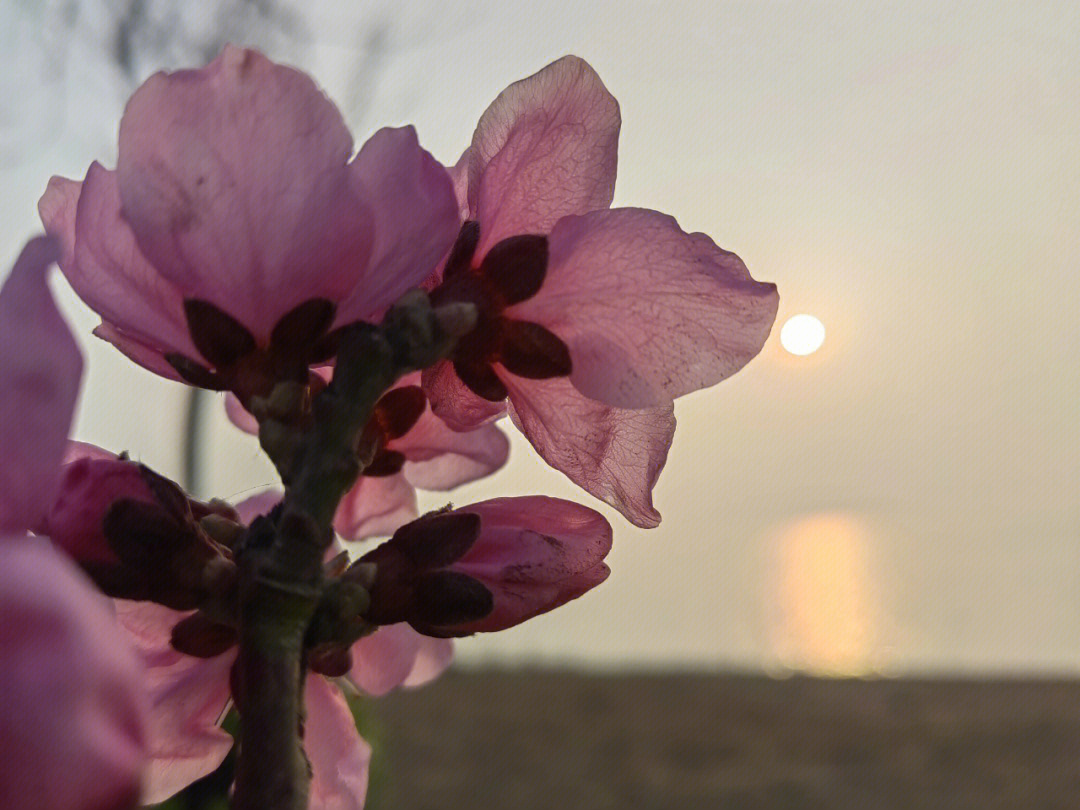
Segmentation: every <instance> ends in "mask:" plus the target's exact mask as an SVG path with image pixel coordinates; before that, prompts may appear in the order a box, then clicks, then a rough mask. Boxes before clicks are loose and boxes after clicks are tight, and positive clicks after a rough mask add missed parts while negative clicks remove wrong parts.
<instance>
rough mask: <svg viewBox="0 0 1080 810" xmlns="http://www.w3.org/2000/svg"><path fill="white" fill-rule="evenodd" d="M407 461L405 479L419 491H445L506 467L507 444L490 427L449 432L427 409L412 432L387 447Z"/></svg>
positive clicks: (446, 426) (495, 428)
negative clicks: (402, 455)
mask: <svg viewBox="0 0 1080 810" xmlns="http://www.w3.org/2000/svg"><path fill="white" fill-rule="evenodd" d="M389 447H390V448H391V449H393V450H396V451H398V452H399V453H403V454H404V455H405V458H406V462H405V467H404V470H403V472H404V474H405V478H406V479H407V480H408V482H409V483H410V484H412V485H413V486H417V487H420V488H421V489H433V490H448V489H453V488H454V487H456V486H460V485H461V484H467V483H468V482H470V481H475V480H476V479H478V478H483V477H484V476H485V475H491V473H493V472H495V471H496V470H498V469H499V468H501V467H502V466H503V465H504V464H505V463H506V458H507V456H508V455H509V454H510V442H509V440H508V439H507V438H506V435H505V434H504V433H503V432H502V431H501V430H499V428H498V427H496V426H495V425H493V424H485V425H481V426H480V427H478V428H476V429H475V430H471V431H467V432H462V431H457V430H452V429H451V428H450V426H449V425H447V424H446V422H444V421H443V420H442V419H440V418H439V417H437V416H436V415H435V414H434V413H432V411H431V408H430V407H429V408H427V409H426V410H425V411H424V413H423V414H422V415H421V417H420V419H419V421H417V423H416V424H415V425H414V426H413V428H412V429H411V430H410V431H409V432H408V433H406V434H405V435H404V436H402V437H401V438H400V439H397V440H395V441H393V442H391V443H390V444H389Z"/></svg>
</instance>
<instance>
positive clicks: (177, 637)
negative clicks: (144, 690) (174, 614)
mask: <svg viewBox="0 0 1080 810" xmlns="http://www.w3.org/2000/svg"><path fill="white" fill-rule="evenodd" d="M170 643H171V644H172V648H173V649H174V650H176V651H177V652H182V653H184V655H191V656H194V657H196V658H214V657H216V656H218V655H221V654H222V653H224V652H226V651H228V650H229V649H230V648H231V647H232V646H233V645H234V644H235V643H236V630H235V629H234V628H232V627H229V626H228V625H226V624H218V623H217V622H215V621H212V620H211V619H209V618H207V617H206V616H204V615H203V614H201V613H195V614H193V615H191V616H188V617H187V618H186V619H181V620H180V621H179V622H177V623H176V625H175V626H174V627H173V629H172V636H171V638H170Z"/></svg>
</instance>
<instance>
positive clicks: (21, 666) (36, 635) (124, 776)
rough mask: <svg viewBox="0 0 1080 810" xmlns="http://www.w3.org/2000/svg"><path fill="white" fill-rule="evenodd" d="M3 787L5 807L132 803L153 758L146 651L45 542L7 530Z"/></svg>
mask: <svg viewBox="0 0 1080 810" xmlns="http://www.w3.org/2000/svg"><path fill="white" fill-rule="evenodd" d="M0 559H2V564H0V615H2V616H3V617H4V621H3V629H2V630H0V658H2V660H3V662H4V665H3V667H0V694H2V695H3V696H4V698H3V704H2V706H0V763H2V764H0V796H2V797H3V806H4V807H5V808H6V809H7V810H100V808H103V807H119V806H132V805H133V804H134V802H135V800H136V799H137V798H138V795H139V787H140V781H141V775H142V771H143V766H144V764H145V761H146V748H145V746H146V742H145V739H146V711H147V705H146V693H145V689H144V685H143V682H142V672H141V668H140V666H139V661H138V658H137V656H136V655H135V653H134V651H133V650H132V649H131V646H130V644H128V643H127V640H126V638H125V637H124V633H123V631H121V630H120V629H119V628H118V627H117V626H116V622H115V620H114V618H113V615H112V611H111V609H110V607H109V604H108V602H107V601H106V600H105V599H104V598H103V597H102V596H101V594H99V593H98V592H97V591H95V590H94V589H93V587H92V586H91V584H90V582H89V580H87V579H86V578H85V577H84V576H83V575H82V574H81V573H80V572H78V571H77V570H75V568H74V567H73V566H72V565H71V563H70V562H68V561H67V560H66V559H65V558H64V557H63V556H62V555H61V554H60V553H59V552H57V551H56V550H54V549H53V548H52V547H51V546H50V545H49V543H48V542H46V541H45V540H43V539H42V538H36V537H0Z"/></svg>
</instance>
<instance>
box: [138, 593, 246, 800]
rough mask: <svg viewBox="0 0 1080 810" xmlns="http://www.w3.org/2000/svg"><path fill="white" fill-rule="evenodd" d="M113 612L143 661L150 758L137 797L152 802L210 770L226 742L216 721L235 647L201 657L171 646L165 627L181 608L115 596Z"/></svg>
mask: <svg viewBox="0 0 1080 810" xmlns="http://www.w3.org/2000/svg"><path fill="white" fill-rule="evenodd" d="M116 612H117V619H118V620H119V622H120V624H121V625H122V626H123V627H124V628H125V629H126V630H127V631H128V633H129V634H130V636H131V638H132V640H133V642H134V644H135V647H136V649H137V650H138V652H139V654H140V656H141V657H142V659H143V663H144V665H145V667H146V674H145V676H144V680H145V682H146V684H147V686H148V687H149V690H150V696H151V709H150V734H149V742H150V756H151V762H150V772H149V775H148V778H147V781H146V786H145V791H144V794H143V801H144V802H145V803H147V804H155V803H157V802H161V801H164V800H165V799H167V798H168V797H169V796H171V795H173V794H174V793H176V792H177V791H178V790H182V789H183V788H185V787H187V786H188V785H190V784H191V783H192V782H194V781H195V780H196V779H199V778H200V777H202V776H205V775H206V774H208V773H211V772H212V771H213V770H215V769H216V768H217V767H218V765H220V764H221V761H222V760H223V759H224V758H225V755H226V754H227V753H228V752H229V749H230V748H232V744H233V739H232V737H231V736H229V734H228V733H226V732H225V731H222V730H221V728H220V727H219V722H220V720H221V718H222V716H223V715H224V713H225V711H226V708H227V707H228V703H229V699H230V692H229V670H230V669H231V668H232V664H233V661H234V660H235V658H236V652H235V651H234V650H231V651H229V652H228V653H225V654H224V655H219V656H217V657H216V658H207V659H203V658H192V657H191V656H187V655H183V654H181V653H178V652H177V651H176V650H174V649H173V648H172V646H171V645H170V644H169V637H170V633H171V632H172V628H173V626H174V625H175V624H176V623H177V622H178V621H180V619H182V618H184V617H185V616H187V615H188V614H186V613H178V612H176V611H173V610H169V609H168V608H164V607H161V606H160V605H155V604H153V603H151V602H125V601H121V600H117V602H116Z"/></svg>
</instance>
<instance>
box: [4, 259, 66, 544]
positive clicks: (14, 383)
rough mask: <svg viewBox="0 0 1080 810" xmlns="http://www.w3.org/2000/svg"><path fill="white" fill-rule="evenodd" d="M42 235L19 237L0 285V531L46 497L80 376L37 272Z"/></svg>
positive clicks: (26, 521) (42, 267) (23, 519)
mask: <svg viewBox="0 0 1080 810" xmlns="http://www.w3.org/2000/svg"><path fill="white" fill-rule="evenodd" d="M57 252H58V248H57V245H56V243H55V242H54V241H53V240H51V239H48V238H38V239H33V240H31V241H30V242H29V243H27V245H26V247H25V248H23V251H22V253H21V254H20V255H19V258H18V260H16V262H15V267H14V268H13V269H12V271H11V274H10V275H9V276H8V279H7V281H6V282H5V283H4V286H3V289H2V290H0V391H3V396H2V397H0V531H3V532H18V531H24V530H26V529H28V528H29V527H31V526H36V525H37V524H38V521H39V520H40V518H41V516H42V515H43V514H44V512H45V510H46V509H47V508H48V507H49V505H50V504H51V503H52V499H53V494H54V492H55V491H56V484H57V479H58V476H59V466H60V459H61V457H62V456H63V454H64V449H65V447H66V446H67V435H68V430H69V429H70V427H71V415H72V412H73V411H74V409H75V399H76V397H77V396H78V392H79V379H80V377H81V376H82V355H81V354H80V353H79V349H78V347H77V346H76V345H75V340H74V338H73V337H72V336H71V332H70V331H69V329H68V327H67V324H66V323H64V319H63V318H62V317H61V316H60V313H59V312H58V311H57V309H56V304H55V303H54V302H53V298H52V294H51V293H50V292H49V287H48V284H47V283H46V278H45V272H46V270H47V269H48V266H49V265H50V264H51V263H52V262H53V261H54V260H55V258H56V255H57Z"/></svg>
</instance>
